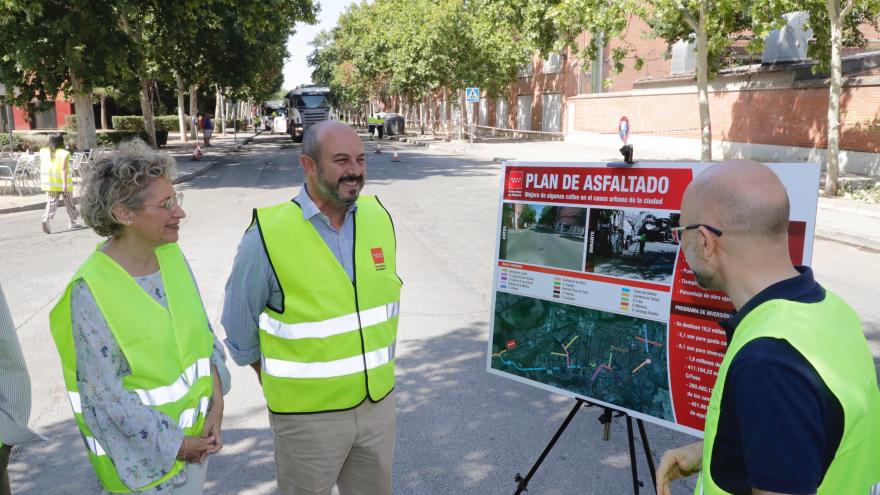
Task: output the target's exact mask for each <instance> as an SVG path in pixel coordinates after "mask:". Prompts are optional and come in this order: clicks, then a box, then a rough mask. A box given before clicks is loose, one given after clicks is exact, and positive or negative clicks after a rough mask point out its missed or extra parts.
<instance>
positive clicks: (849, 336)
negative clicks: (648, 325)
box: [657, 160, 880, 495]
mask: <svg viewBox="0 0 880 495" xmlns="http://www.w3.org/2000/svg"><path fill="white" fill-rule="evenodd" d="M680 223H681V226H680V227H677V228H675V229H673V235H674V236H676V239H677V240H679V241H680V243H681V249H682V250H683V252H684V255H685V258H686V259H687V262H688V265H690V268H691V270H692V271H693V273H694V277H695V278H696V280H697V283H698V284H699V285H700V286H701V287H703V288H705V289H712V290H720V291H724V292H726V293H727V295H728V296H730V299H731V301H732V302H733V305H734V307H735V308H736V313H735V314H734V315H733V317H732V318H730V319H729V320H726V321H723V322H721V325H722V327H723V328H724V329H725V331H726V333H727V339H728V347H727V352H726V354H725V357H724V360H723V362H722V363H721V367H720V369H719V370H718V379H717V381H716V383H715V388H714V390H713V391H712V397H711V400H710V402H709V409H708V411H707V415H706V426H705V432H704V437H703V441H701V442H696V443H692V444H690V445H686V446H684V447H681V448H678V449H674V450H670V451H668V452H666V453H665V454H664V455H663V458H662V459H661V461H660V466H659V468H658V469H657V493H658V494H659V495H670V494H671V491H670V482H671V481H673V480H675V479H678V478H681V477H684V476H689V475H692V474H696V473H699V478H698V479H697V485H696V490H695V493H697V494H737V495H739V494H767V495H771V494H820V495H831V494H834V495H836V494H844V493H845V494H854V495H863V494H864V495H867V494H869V493H872V487H873V489H877V488H878V486H880V484H878V482H880V392H878V389H877V377H876V370H875V369H874V362H873V358H872V356H871V352H870V350H869V349H868V345H867V342H866V340H865V337H864V334H863V331H862V325H861V322H860V321H859V317H858V315H856V314H855V312H854V311H853V310H852V308H850V306H849V305H847V304H846V303H845V302H844V301H842V300H841V299H840V298H839V297H837V296H836V295H835V294H833V293H832V292H830V291H828V290H826V289H825V288H823V287H822V286H821V285H820V284H819V283H818V282H817V281H816V280H815V279H814V278H813V272H812V271H811V270H810V268H808V267H805V266H799V267H795V266H792V263H791V258H790V255H789V247H788V224H789V199H788V194H787V192H786V190H785V188H784V187H783V185H782V183H781V182H780V180H779V178H778V177H777V176H776V174H774V173H773V171H772V170H770V169H769V168H768V167H766V166H765V165H762V164H760V163H757V162H753V161H747V160H740V161H728V162H722V163H718V164H716V165H713V166H711V167H709V168H708V169H707V170H706V171H705V172H703V173H702V174H700V175H698V176H697V177H696V178H695V179H694V181H693V182H692V183H691V184H690V186H688V188H687V190H686V191H685V194H684V198H683V200H682V211H681V219H680Z"/></svg>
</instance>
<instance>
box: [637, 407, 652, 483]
mask: <svg viewBox="0 0 880 495" xmlns="http://www.w3.org/2000/svg"><path fill="white" fill-rule="evenodd" d="M636 423H637V424H638V425H639V435H640V436H641V437H642V447H643V448H644V449H645V458H646V459H647V460H648V469H650V470H651V482H652V483H654V490H657V469H656V468H655V467H654V455H653V454H652V453H651V445H650V444H648V435H647V434H646V433H645V422H644V421H642V420H641V419H637V420H636Z"/></svg>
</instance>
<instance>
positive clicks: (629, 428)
mask: <svg viewBox="0 0 880 495" xmlns="http://www.w3.org/2000/svg"><path fill="white" fill-rule="evenodd" d="M626 437H627V440H628V442H629V464H630V466H631V469H630V472H632V480H633V493H634V494H635V495H639V488H641V486H642V482H641V481H639V466H638V464H636V444H635V438H634V437H633V420H632V416H630V415H629V414H627V415H626Z"/></svg>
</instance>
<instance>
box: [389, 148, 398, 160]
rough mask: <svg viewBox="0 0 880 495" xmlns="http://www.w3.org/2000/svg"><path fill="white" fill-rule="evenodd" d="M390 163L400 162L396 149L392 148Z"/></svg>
mask: <svg viewBox="0 0 880 495" xmlns="http://www.w3.org/2000/svg"><path fill="white" fill-rule="evenodd" d="M391 161H392V162H399V161H400V157H399V156H397V148H394V154H393V155H391Z"/></svg>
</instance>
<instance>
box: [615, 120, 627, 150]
mask: <svg viewBox="0 0 880 495" xmlns="http://www.w3.org/2000/svg"><path fill="white" fill-rule="evenodd" d="M617 134H618V135H619V136H620V139H621V141H623V144H626V140H627V139H629V119H628V118H626V116H624V117H621V118H620V122H618V123H617Z"/></svg>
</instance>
